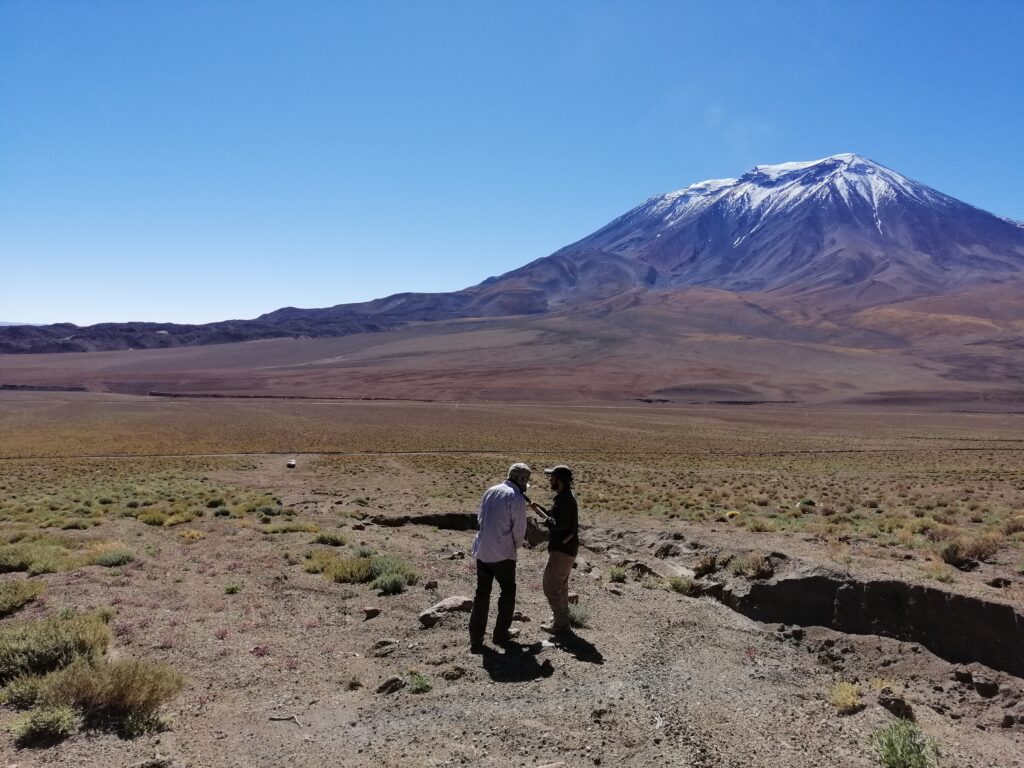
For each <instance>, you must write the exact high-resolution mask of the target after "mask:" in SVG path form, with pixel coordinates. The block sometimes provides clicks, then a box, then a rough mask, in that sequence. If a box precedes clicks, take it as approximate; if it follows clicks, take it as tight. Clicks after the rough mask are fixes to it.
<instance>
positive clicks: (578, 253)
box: [0, 154, 1024, 353]
mask: <svg viewBox="0 0 1024 768" xmlns="http://www.w3.org/2000/svg"><path fill="white" fill-rule="evenodd" d="M1022 286H1024V225H1021V224H1020V223H1019V222H1014V221H1011V220H1009V219H1004V218H1000V217H998V216H994V215H992V214H990V213H987V212H985V211H982V210H980V209H978V208H974V207H973V206H970V205H968V204H966V203H963V202H961V201H959V200H956V199H954V198H952V197H949V196H948V195H944V194H942V193H941V192H938V191H936V190H934V189H932V188H930V187H928V186H925V185H924V184H920V183H918V182H915V181H912V180H910V179H908V178H906V177H904V176H902V175H900V174H898V173H896V172H895V171H892V170H890V169H888V168H885V167H884V166H881V165H879V164H877V163H875V162H872V161H871V160H868V159H866V158H863V157H860V156H859V155H854V154H841V155H834V156H832V157H828V158H824V159H822V160H817V161H813V162H794V163H784V164H781V165H759V166H756V167H754V168H753V169H751V170H750V171H748V172H747V173H745V174H744V175H743V176H741V177H740V178H739V179H719V180H713V181H704V182H700V183H697V184H693V185H691V186H689V187H686V188H685V189H681V190H679V191H676V192H671V193H669V194H665V195H660V196H657V197H652V198H651V199H649V200H647V201H645V202H644V203H642V204H641V205H639V206H637V207H636V208H634V209H633V210H631V211H629V212H628V213H626V214H625V215H623V216H621V217H619V218H618V219H616V220H615V221H613V222H611V223H609V224H608V225H606V226H605V227H602V228H601V229H599V230H598V231H597V232H594V233H593V234H591V235H589V236H587V237H585V238H583V239H582V240H580V241H578V242H576V243H573V244H572V245H569V246H567V247H565V248H563V249H561V250H559V251H557V252H556V253H554V254H552V255H550V256H547V257H544V258H541V259H538V260H536V261H534V262H531V263H530V264H527V265H525V266H523V267H520V268H518V269H515V270H513V271H511V272H508V273H506V274H503V275H500V276H497V277H493V278H489V279H488V280H485V281H484V282H482V283H480V284H479V285H475V286H472V287H470V288H466V289H464V290H461V291H456V292H452V293H438V294H417V293H405V294H396V295H394V296H389V297H387V298H383V299H377V300H375V301H369V302H363V303H359V304H340V305H337V306H334V307H328V308H323V309H298V308H294V307H286V308H283V309H278V310H276V311H274V312H270V313H267V314H265V315H261V316H260V317H257V318H255V319H252V320H229V321H224V322H217V323H210V324H206V325H176V324H170V323H145V322H138V323H104V324H99V325H92V326H88V327H78V326H75V325H71V324H59V325H50V326H18V327H7V328H2V329H0V352H8V353H11V352H63V351H69V352H70V351H92V350H117V349H148V348H163V347H176V346H188V345H203V344H220V343H231V342H239V341H249V340H254V339H268V338H275V337H292V338H296V337H312V338H318V337H332V336H346V335H351V334H360V333H368V332H377V331H385V330H393V329H397V328H402V327H404V326H407V325H409V324H410V323H423V322H437V321H450V320H459V319H469V318H496V317H510V316H545V315H554V314H558V313H562V312H567V311H568V312H597V313H609V312H617V311H623V310H624V309H625V308H627V307H631V306H634V305H636V304H643V305H646V304H648V303H650V302H654V303H658V304H659V305H661V306H665V305H666V304H671V303H675V304H679V303H680V302H682V303H683V304H685V303H686V302H687V301H690V300H691V299H692V298H693V297H694V296H698V295H699V296H701V297H702V298H701V299H700V301H699V302H698V303H699V306H700V307H702V308H703V309H698V308H697V306H695V307H694V311H692V312H685V311H681V313H680V317H681V319H680V322H683V323H687V322H690V323H692V327H693V329H694V330H700V329H706V328H707V327H708V325H709V323H710V325H711V326H716V327H717V325H716V324H718V325H720V324H721V322H722V321H727V322H728V324H729V326H730V327H731V328H732V329H733V330H734V331H735V332H737V333H752V334H755V335H756V334H764V333H766V332H767V331H766V330H765V329H766V328H767V327H770V328H771V329H772V330H771V332H770V333H771V334H772V337H773V338H775V337H783V338H804V339H807V340H815V341H828V340H829V339H832V340H839V339H845V340H846V341H847V342H851V341H855V342H856V343H865V344H872V345H878V344H881V345H899V344H901V343H905V342H906V339H907V338H908V337H907V335H906V332H908V330H909V332H910V334H911V336H913V337H914V338H919V337H920V336H921V335H925V336H927V335H928V329H929V328H931V329H932V331H933V332H934V333H938V334H942V333H945V332H947V331H948V330H949V326H950V325H956V326H963V325H964V324H965V323H966V324H967V325H968V326H969V325H970V324H971V323H975V324H977V323H985V322H988V321H990V320H992V319H993V318H992V317H991V313H992V312H993V311H995V307H994V306H993V305H992V303H991V297H992V296H993V295H999V296H1003V295H1009V296H1011V297H1014V296H1015V297H1017V298H1020V297H1024V292H1022V291H1021V287H1022ZM696 288H703V289H711V290H715V291H723V292H727V293H728V294H734V295H737V296H742V297H745V301H746V304H744V306H746V307H747V309H748V310H749V311H746V312H734V311H733V310H729V313H730V314H729V317H727V318H724V317H720V318H718V319H715V318H709V317H707V313H708V312H709V311H710V309H709V304H708V300H707V295H705V294H693V293H692V291H691V289H696ZM940 297H958V298H957V299H956V300H955V301H953V303H955V304H956V307H957V310H956V312H955V313H953V314H950V313H949V312H938V313H937V312H935V311H933V310H932V309H930V307H931V306H932V305H929V304H926V303H925V304H922V303H921V301H922V300H925V299H929V298H940ZM972 297H973V298H972ZM951 301H952V299H951ZM996 304H997V305H998V306H1000V307H1001V306H1002V303H1001V300H1000V301H997V302H996ZM755 305H756V306H758V307H759V309H758V310H756V311H755V310H752V309H751V307H753V306H755ZM886 307H890V308H892V309H891V310H889V311H883V309H882V308H886ZM999 311H1004V310H1003V309H1000V310H999ZM787 312H788V313H789V314H787ZM794 312H795V313H796V314H797V315H799V316H796V315H794V314H793V313H794ZM800 313H802V314H800ZM908 313H909V315H908ZM712 314H714V313H712ZM925 317H927V318H930V319H927V320H925V319H924V318H925ZM964 317H966V318H972V319H967V320H964V319H958V318H964Z"/></svg>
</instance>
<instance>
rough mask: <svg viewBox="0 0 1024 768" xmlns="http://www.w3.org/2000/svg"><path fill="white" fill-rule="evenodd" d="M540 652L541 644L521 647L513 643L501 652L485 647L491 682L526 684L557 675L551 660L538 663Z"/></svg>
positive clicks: (484, 656)
mask: <svg viewBox="0 0 1024 768" xmlns="http://www.w3.org/2000/svg"><path fill="white" fill-rule="evenodd" d="M540 651H541V644H540V643H532V644H531V645H520V644H519V643H515V642H512V643H508V644H507V645H505V646H503V648H502V651H500V652H499V651H496V650H495V649H493V648H488V647H485V648H484V651H483V666H484V669H485V670H487V674H488V675H490V676H491V680H494V681H495V682H496V683H525V682H527V681H528V680H537V679H539V678H542V677H551V675H553V674H554V673H555V668H554V667H553V666H552V665H551V659H544V661H543V662H540V663H538V662H537V654H538V653H540Z"/></svg>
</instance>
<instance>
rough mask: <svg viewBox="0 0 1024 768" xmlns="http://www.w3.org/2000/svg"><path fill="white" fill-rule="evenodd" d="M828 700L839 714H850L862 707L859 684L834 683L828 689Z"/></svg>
mask: <svg viewBox="0 0 1024 768" xmlns="http://www.w3.org/2000/svg"><path fill="white" fill-rule="evenodd" d="M828 700H829V701H830V702H832V706H833V707H835V708H836V711H837V712H838V713H839V714H840V715H852V714H853V713H854V712H859V711H860V710H862V709H864V704H863V702H861V700H860V686H859V685H857V684H856V683H847V682H838V683H836V684H835V685H833V686H832V687H831V688H830V689H829V692H828Z"/></svg>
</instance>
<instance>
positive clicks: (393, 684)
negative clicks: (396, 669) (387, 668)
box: [377, 677, 405, 693]
mask: <svg viewBox="0 0 1024 768" xmlns="http://www.w3.org/2000/svg"><path fill="white" fill-rule="evenodd" d="M403 688H405V679H404V678H401V677H389V678H388V679H387V680H385V681H384V682H383V683H381V684H380V685H379V686H377V693H394V692H395V691H400V690H402V689H403Z"/></svg>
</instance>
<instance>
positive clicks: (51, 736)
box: [13, 706, 82, 746]
mask: <svg viewBox="0 0 1024 768" xmlns="http://www.w3.org/2000/svg"><path fill="white" fill-rule="evenodd" d="M81 725H82V716H81V715H80V714H79V713H78V712H77V711H75V710H74V709H73V708H72V707H67V706H58V707H37V708H36V709H33V710H32V711H31V712H29V713H28V714H26V715H24V716H23V717H21V718H19V719H18V720H17V721H15V723H14V727H13V731H14V738H15V741H17V743H18V744H19V745H20V746H28V745H31V744H37V743H38V744H55V743H57V742H58V741H63V740H64V739H66V738H68V737H69V736H73V735H74V734H75V733H77V731H78V729H79V728H80V727H81Z"/></svg>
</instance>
